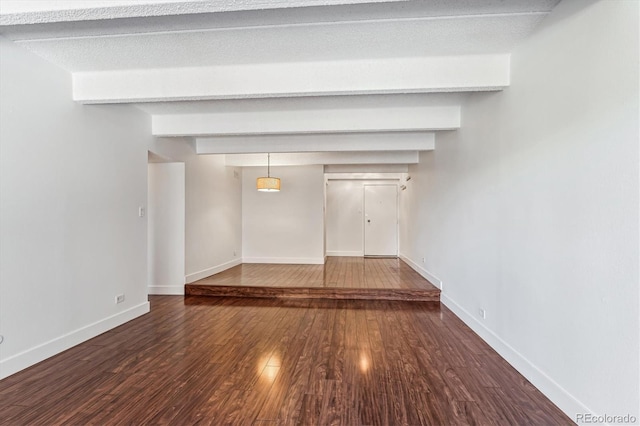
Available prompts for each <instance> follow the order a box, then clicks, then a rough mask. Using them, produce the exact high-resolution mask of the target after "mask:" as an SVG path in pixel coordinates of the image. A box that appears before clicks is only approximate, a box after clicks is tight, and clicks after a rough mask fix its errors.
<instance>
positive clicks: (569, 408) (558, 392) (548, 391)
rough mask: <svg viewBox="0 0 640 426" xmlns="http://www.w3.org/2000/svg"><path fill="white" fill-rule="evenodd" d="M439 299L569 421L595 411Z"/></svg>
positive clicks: (446, 300)
mask: <svg viewBox="0 0 640 426" xmlns="http://www.w3.org/2000/svg"><path fill="white" fill-rule="evenodd" d="M440 301H441V302H442V304H444V305H445V306H446V307H447V308H449V309H450V310H451V311H452V312H453V313H454V314H456V316H457V317H458V318H460V319H461V320H462V321H463V322H464V323H465V324H466V325H467V326H468V327H469V328H471V329H472V330H473V331H474V332H475V333H476V334H477V335H478V336H480V337H481V338H482V339H483V340H484V341H485V342H487V344H489V346H491V347H492V348H493V349H494V350H495V351H496V352H498V354H500V356H501V357H502V358H504V359H505V360H506V361H507V362H508V363H509V364H511V366H512V367H513V368H515V369H516V370H517V371H518V372H519V373H520V374H522V375H523V376H524V377H526V378H527V380H529V381H530V382H531V383H532V384H533V385H534V386H535V387H536V388H538V389H539V390H540V392H542V393H543V394H544V395H545V396H546V397H547V398H549V399H550V400H551V402H553V403H554V404H556V405H557V406H558V408H560V409H561V410H562V411H563V412H564V413H565V414H566V415H567V416H569V418H570V419H571V420H573V421H574V422H575V421H576V415H577V414H578V413H595V412H594V411H593V410H590V409H589V408H587V407H586V406H585V405H584V404H583V403H581V402H580V401H579V400H578V399H577V398H575V397H574V396H573V395H571V394H570V393H569V392H568V391H567V390H565V389H564V388H563V387H562V386H560V385H559V384H558V383H556V382H555V381H554V380H553V379H552V378H551V377H549V376H547V375H546V374H545V373H544V372H543V371H541V370H540V369H539V368H538V367H536V366H535V365H534V364H533V363H532V362H531V361H529V360H528V359H527V358H525V357H524V356H523V355H522V354H520V353H519V352H518V351H517V350H515V349H514V348H513V347H511V346H510V345H509V344H508V343H507V342H505V341H504V340H502V339H501V338H500V337H499V336H498V335H496V334H495V333H494V332H493V331H491V330H490V329H489V328H487V327H486V326H485V325H484V324H482V323H481V322H480V321H478V320H477V319H476V318H475V317H474V316H473V315H471V314H470V313H469V312H467V311H466V310H465V309H464V308H463V307H461V306H460V305H458V304H457V303H456V302H455V301H454V300H453V299H451V298H450V297H448V296H447V295H445V294H441V295H440Z"/></svg>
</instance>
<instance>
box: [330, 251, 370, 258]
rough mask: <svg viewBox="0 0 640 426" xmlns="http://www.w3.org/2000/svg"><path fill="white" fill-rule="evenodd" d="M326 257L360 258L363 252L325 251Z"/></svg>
mask: <svg viewBox="0 0 640 426" xmlns="http://www.w3.org/2000/svg"><path fill="white" fill-rule="evenodd" d="M327 256H345V257H362V256H364V252H363V251H362V250H356V251H339V250H338V251H327Z"/></svg>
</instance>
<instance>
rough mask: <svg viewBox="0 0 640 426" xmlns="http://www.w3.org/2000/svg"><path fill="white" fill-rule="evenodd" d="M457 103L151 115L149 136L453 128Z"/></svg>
mask: <svg viewBox="0 0 640 426" xmlns="http://www.w3.org/2000/svg"><path fill="white" fill-rule="evenodd" d="M459 127H460V107H459V106H443V107H387V108H344V109H328V110H278V111H252V112H225V113H209V114H171V115H154V116H152V119H151V128H152V134H153V135H154V136H207V135H269V134H309V133H354V132H405V131H432V130H453V129H457V128H459Z"/></svg>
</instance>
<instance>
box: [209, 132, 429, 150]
mask: <svg viewBox="0 0 640 426" xmlns="http://www.w3.org/2000/svg"><path fill="white" fill-rule="evenodd" d="M434 147H435V135H434V134H433V133H417V132H416V133H414V132H406V133H346V134H317V135H267V136H258V137H256V136H222V137H213V138H197V139H196V152H197V153H198V154H240V153H259V152H271V153H276V152H331V151H350V152H357V151H430V150H433V149H434Z"/></svg>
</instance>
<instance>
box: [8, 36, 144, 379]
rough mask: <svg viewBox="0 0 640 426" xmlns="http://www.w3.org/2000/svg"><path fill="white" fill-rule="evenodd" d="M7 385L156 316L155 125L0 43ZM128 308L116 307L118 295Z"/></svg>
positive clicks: (12, 45) (66, 75) (11, 47)
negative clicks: (150, 296) (151, 173)
mask: <svg viewBox="0 0 640 426" xmlns="http://www.w3.org/2000/svg"><path fill="white" fill-rule="evenodd" d="M0 92H1V93H2V96H0V235H2V238H0V334H1V335H3V336H4V342H3V343H2V344H0V378H1V377H5V376H7V375H10V374H12V373H14V372H16V371H18V370H20V369H23V368H25V367H27V366H29V365H32V364H34V363H36V362H38V361H40V360H42V359H44V358H47V357H48V356H51V355H53V354H55V353H58V352H60V351H62V350H64V349H67V348H69V347H71V346H73V345H74V344H77V343H79V342H81V341H83V340H86V339H88V338H91V337H93V336H95V335H97V334H100V333H102V332H104V331H106V330H108V329H110V328H112V327H115V326H117V325H119V324H121V323H123V322H126V321H128V320H130V319H132V318H134V317H136V316H138V315H141V314H144V313H145V312H148V310H149V304H148V302H147V286H146V275H147V268H146V261H147V259H146V244H147V238H146V235H147V222H146V218H144V217H143V218H140V217H138V208H139V206H145V205H146V202H147V199H146V198H147V196H146V191H147V189H146V188H147V176H146V174H147V172H146V170H147V148H146V146H147V144H149V143H150V139H151V136H150V133H149V128H150V119H149V117H148V116H147V115H146V114H144V113H142V112H141V111H139V110H137V109H135V108H133V107H128V106H109V107H107V106H89V107H87V106H83V105H79V104H77V103H75V102H73V101H72V100H71V77H70V75H69V74H68V73H66V72H64V71H62V70H60V69H58V68H56V67H54V66H53V65H51V64H50V63H48V62H46V61H44V60H42V59H40V58H38V57H36V56H34V55H33V54H31V53H29V52H27V51H26V50H24V49H22V48H20V47H18V46H17V45H15V44H14V43H12V42H9V41H7V40H6V39H3V38H0ZM118 294H124V295H125V301H124V302H123V303H121V304H116V303H115V296H116V295H118Z"/></svg>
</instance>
